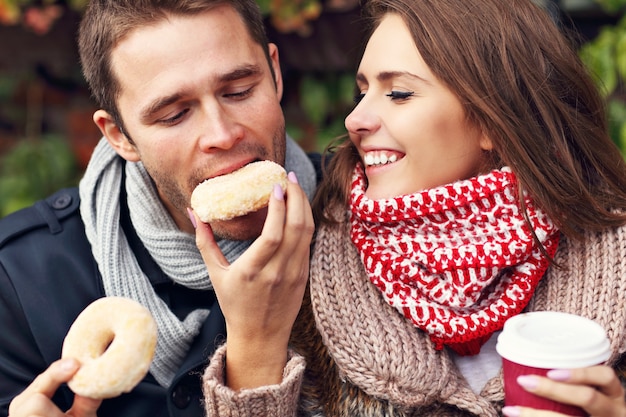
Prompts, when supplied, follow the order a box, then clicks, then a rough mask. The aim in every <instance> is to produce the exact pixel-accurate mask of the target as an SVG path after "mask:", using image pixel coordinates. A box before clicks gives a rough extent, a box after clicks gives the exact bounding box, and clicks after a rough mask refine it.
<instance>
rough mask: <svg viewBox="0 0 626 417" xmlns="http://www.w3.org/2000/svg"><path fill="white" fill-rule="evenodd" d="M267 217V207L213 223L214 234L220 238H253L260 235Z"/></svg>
mask: <svg viewBox="0 0 626 417" xmlns="http://www.w3.org/2000/svg"><path fill="white" fill-rule="evenodd" d="M266 217H267V208H263V209H261V210H259V211H255V212H253V213H250V214H246V215H245V216H240V217H235V218H234V219H231V220H224V221H216V222H213V223H211V228H212V229H213V234H214V235H215V237H216V238H218V239H227V240H253V239H256V238H257V237H259V235H260V234H261V231H262V230H263V224H264V223H265V218H266Z"/></svg>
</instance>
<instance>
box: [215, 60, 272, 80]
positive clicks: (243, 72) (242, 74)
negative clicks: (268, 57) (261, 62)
mask: <svg viewBox="0 0 626 417" xmlns="http://www.w3.org/2000/svg"><path fill="white" fill-rule="evenodd" d="M261 73H262V70H261V67H260V66H258V65H255V64H250V65H243V66H241V67H238V68H235V69H234V70H232V71H229V72H227V73H225V74H222V75H220V76H219V77H218V80H219V81H220V82H223V83H227V82H229V81H237V80H240V79H242V78H246V77H250V76H252V75H258V74H261Z"/></svg>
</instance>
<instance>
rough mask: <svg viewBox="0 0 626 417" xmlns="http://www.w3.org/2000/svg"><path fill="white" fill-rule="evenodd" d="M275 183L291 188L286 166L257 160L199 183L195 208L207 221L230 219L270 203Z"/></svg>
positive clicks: (204, 220) (284, 187) (195, 195)
mask: <svg viewBox="0 0 626 417" xmlns="http://www.w3.org/2000/svg"><path fill="white" fill-rule="evenodd" d="M275 184H280V186H281V187H282V188H283V190H285V189H286V188H287V173H286V172H285V169H284V168H283V167H282V166H280V165H279V164H277V163H275V162H272V161H257V162H253V163H250V164H248V165H245V166H243V167H242V168H240V169H238V170H236V171H233V172H231V173H230V174H226V175H220V176H218V177H214V178H210V179H208V180H206V181H204V182H202V183H201V184H199V185H198V186H197V187H196V188H195V190H194V191H193V193H192V194H191V208H192V209H193V210H194V211H195V212H196V214H197V215H198V217H199V218H200V220H202V221H203V222H205V223H209V222H212V221H215V220H230V219H232V218H235V217H239V216H243V215H244V214H248V213H251V212H253V211H257V210H259V209H261V208H262V207H265V206H267V204H268V202H269V199H270V195H271V193H272V190H273V189H274V185H275Z"/></svg>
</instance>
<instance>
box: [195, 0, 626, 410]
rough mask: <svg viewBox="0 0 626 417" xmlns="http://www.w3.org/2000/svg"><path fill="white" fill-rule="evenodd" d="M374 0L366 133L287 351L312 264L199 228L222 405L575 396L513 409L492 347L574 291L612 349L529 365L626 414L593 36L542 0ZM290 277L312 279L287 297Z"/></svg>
mask: <svg viewBox="0 0 626 417" xmlns="http://www.w3.org/2000/svg"><path fill="white" fill-rule="evenodd" d="M365 9H366V10H365V11H366V13H367V16H369V17H370V19H371V23H372V28H373V31H372V34H371V37H370V38H369V40H368V43H367V47H366V49H365V52H364V54H363V58H362V61H361V63H360V66H359V70H358V73H357V77H356V80H357V87H358V90H359V94H358V95H357V98H356V102H357V106H356V107H355V109H354V110H353V112H352V113H351V114H350V115H349V116H348V117H347V118H346V128H347V129H348V132H349V139H350V140H349V141H346V142H345V143H343V144H341V145H339V146H338V148H337V150H336V153H335V155H334V157H333V159H332V161H331V163H330V165H329V167H328V172H327V173H326V175H325V181H324V183H323V184H322V186H321V188H320V189H319V191H318V194H317V198H316V200H315V202H314V206H313V210H314V213H315V214H316V219H317V224H318V232H317V236H316V242H315V247H314V251H313V255H312V261H311V271H310V285H309V287H308V291H307V292H306V295H305V297H304V302H303V305H302V309H301V311H300V314H299V316H298V318H297V320H296V321H295V324H294V326H293V330H292V333H291V341H290V342H289V343H290V345H289V346H290V349H289V350H288V348H287V346H288V343H287V336H286V329H287V328H289V329H290V328H291V322H292V320H293V317H295V310H294V309H293V308H292V306H293V299H294V298H295V299H297V298H298V297H299V294H301V289H302V288H303V283H302V282H288V283H283V282H281V281H280V279H279V278H277V279H276V280H273V281H271V282H270V283H268V281H267V280H266V281H265V283H263V282H261V283H259V280H255V279H253V278H251V277H253V274H254V269H253V268H252V266H253V265H254V262H250V263H249V267H246V266H245V265H243V264H242V263H240V264H238V265H237V266H236V267H235V264H233V265H231V266H230V267H229V266H227V265H225V264H224V263H223V262H221V263H220V262H218V261H217V259H219V257H218V255H216V250H215V247H214V244H213V243H212V240H211V237H210V233H208V230H207V229H206V227H200V228H199V229H198V235H197V240H198V244H199V246H200V247H201V250H202V252H203V253H204V257H205V261H206V262H207V266H208V267H209V269H210V274H211V277H213V280H214V281H213V282H214V285H215V289H216V292H217V294H218V298H219V299H220V305H221V307H222V309H223V311H224V314H225V317H226V321H227V328H228V339H227V343H226V345H224V346H222V348H221V349H220V350H219V351H218V352H217V354H216V355H215V356H214V357H213V358H212V361H211V364H210V366H209V367H208V368H207V371H206V374H205V395H206V409H207V413H208V414H209V415H211V416H213V415H243V414H245V415H259V416H260V415H277V416H278V415H279V416H283V415H295V414H296V412H297V413H298V414H299V415H307V416H496V415H500V413H502V414H504V415H506V416H509V417H514V416H524V417H526V416H544V415H545V416H547V415H550V416H554V415H560V414H544V412H542V411H538V410H532V409H528V408H522V407H504V408H503V401H504V394H503V386H502V379H501V373H500V369H501V364H500V358H499V357H498V355H497V354H496V352H495V350H494V344H495V340H496V338H497V335H498V333H499V331H500V330H501V329H502V326H503V324H504V322H505V321H506V319H508V318H510V317H512V316H514V315H516V314H519V313H520V312H522V311H533V310H557V311H564V312H569V313H576V314H580V315H583V316H587V317H590V318H592V319H594V320H595V321H597V322H598V323H600V324H601V325H603V326H604V327H605V328H606V329H607V333H608V335H609V338H610V340H611V349H612V355H611V358H610V359H609V361H608V363H607V365H605V366H596V367H589V368H584V369H574V370H565V371H561V372H558V373H555V374H552V375H551V377H538V376H532V375H528V376H523V377H521V378H519V379H518V383H520V384H521V385H522V386H523V387H524V389H526V390H528V391H531V392H534V393H535V394H537V395H540V396H545V397H548V398H552V399H555V400H558V401H561V402H564V403H568V404H572V405H577V406H580V407H583V408H584V409H585V410H586V411H587V412H588V413H590V414H591V415H594V416H618V415H625V413H626V405H625V403H624V391H623V389H622V387H621V385H620V381H619V378H618V372H616V370H618V369H619V367H620V364H621V362H622V359H623V354H624V351H625V350H626V330H625V329H626V308H625V307H626V303H625V295H624V294H625V293H624V288H625V287H626V265H625V264H624V261H623V259H624V255H625V254H626V245H625V244H624V242H626V227H625V226H624V225H625V224H626V215H625V214H624V213H625V211H624V209H626V192H625V191H624V190H626V166H625V164H624V160H623V159H622V157H621V155H620V154H619V151H618V150H617V148H616V147H615V146H614V145H613V144H612V142H611V140H610V138H609V136H608V134H607V126H606V121H605V113H604V108H603V105H602V100H601V98H600V97H599V95H598V93H597V91H596V90H595V88H594V84H593V82H592V80H591V79H590V78H589V76H588V75H587V74H586V72H585V68H584V67H583V65H582V64H581V63H580V61H579V60H578V58H577V56H576V52H575V50H574V49H572V48H571V47H570V45H569V44H568V42H567V41H566V39H565V38H564V37H563V36H562V34H561V33H560V32H559V30H558V28H557V27H555V26H554V24H553V23H552V22H551V20H550V18H549V17H548V15H547V14H546V13H545V12H544V11H543V10H541V9H540V8H539V7H537V6H535V5H534V4H533V3H532V2H531V1H530V0H476V1H471V2H470V1H466V0H370V1H368V3H367V4H366V5H365ZM277 197H281V195H280V194H278V195H277ZM276 200H280V198H278V199H274V200H272V202H271V203H270V212H272V211H273V210H274V209H276V208H277V207H279V206H280V205H279V204H277V201H276ZM242 269H243V270H246V271H249V272H248V273H247V274H246V275H245V277H246V278H245V279H240V280H239V282H238V281H237V280H238V278H237V276H238V275H241V274H238V273H237V271H241V270H242ZM251 282H255V283H256V284H254V285H257V286H254V285H252V284H250V283H251ZM244 283H245V284H244ZM249 287H254V291H255V292H256V294H257V297H258V299H257V300H256V301H255V303H253V304H251V303H250V299H251V298H252V297H246V296H245V294H247V292H246V291H247V288H249ZM277 288H283V289H284V288H290V289H292V290H293V292H294V294H295V295H292V296H288V294H289V291H285V290H283V292H282V293H281V296H282V297H284V298H280V297H279V296H276V297H274V298H272V294H275V293H277ZM235 289H236V290H235ZM250 291H252V290H250ZM222 294H225V295H229V294H230V295H231V296H230V297H226V296H222ZM233 294H238V295H242V294H243V296H242V297H241V298H242V299H243V300H245V302H244V301H241V302H238V301H237V300H236V298H237V297H234V296H232V295H233ZM250 294H251V292H250ZM244 304H245V305H244ZM268 306H274V308H275V309H277V310H279V311H276V312H273V310H272V307H268ZM278 306H280V307H278ZM290 306H291V307H290ZM287 310H288V311H287ZM246 311H247V312H248V313H247V316H246V317H247V318H248V320H246V322H245V323H243V320H241V319H237V314H239V313H242V312H246ZM250 311H257V312H260V313H262V314H259V315H258V317H257V318H251V314H250V313H249V312H250ZM242 314H243V313H242Z"/></svg>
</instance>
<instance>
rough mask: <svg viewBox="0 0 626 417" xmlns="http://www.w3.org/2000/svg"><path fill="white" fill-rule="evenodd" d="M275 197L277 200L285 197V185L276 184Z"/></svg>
mask: <svg viewBox="0 0 626 417" xmlns="http://www.w3.org/2000/svg"><path fill="white" fill-rule="evenodd" d="M274 198H275V199H276V200H283V199H284V198H285V192H284V191H283V187H281V186H280V185H279V184H274Z"/></svg>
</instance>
